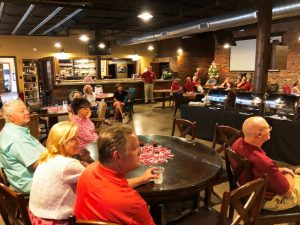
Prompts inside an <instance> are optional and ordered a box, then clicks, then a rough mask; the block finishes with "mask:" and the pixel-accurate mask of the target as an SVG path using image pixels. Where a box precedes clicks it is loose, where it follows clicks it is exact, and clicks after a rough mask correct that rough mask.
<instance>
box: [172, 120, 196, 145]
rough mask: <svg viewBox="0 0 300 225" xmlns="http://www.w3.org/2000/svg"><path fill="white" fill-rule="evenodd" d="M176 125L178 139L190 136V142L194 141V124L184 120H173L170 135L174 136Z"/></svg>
mask: <svg viewBox="0 0 300 225" xmlns="http://www.w3.org/2000/svg"><path fill="white" fill-rule="evenodd" d="M176 125H177V127H178V129H179V132H180V137H184V138H185V137H186V135H188V134H189V135H191V140H194V139H195V135H196V122H191V121H189V120H185V119H176V118H175V117H174V118H173V126H172V133H171V135H172V136H174V134H175V126H176Z"/></svg>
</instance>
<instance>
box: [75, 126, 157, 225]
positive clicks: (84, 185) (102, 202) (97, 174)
mask: <svg viewBox="0 0 300 225" xmlns="http://www.w3.org/2000/svg"><path fill="white" fill-rule="evenodd" d="M98 152H99V161H97V162H94V163H93V164H91V165H89V166H88V167H87V168H86V169H85V171H84V172H83V173H82V175H81V177H80V178H79V181H78V184H77V197H76V204H75V210H74V214H75V216H76V218H77V219H79V220H103V221H109V222H113V223H117V224H128V225H130V224H131V225H154V222H153V220H152V217H151V215H150V213H149V210H148V206H147V204H146V202H145V201H144V200H143V199H142V197H141V196H140V195H139V193H138V192H137V191H136V190H134V189H133V187H136V186H138V185H141V184H144V183H147V182H149V181H150V179H152V178H157V176H158V175H156V174H154V170H155V168H150V169H148V170H146V172H145V173H144V174H143V175H142V176H140V177H136V178H132V179H128V180H127V179H126V174H127V173H128V172H129V171H132V170H134V169H136V168H138V167H139V166H140V158H139V156H140V152H141V149H140V144H139V140H138V138H137V136H136V134H135V133H134V131H133V130H132V128H131V127H129V126H126V125H122V126H113V127H109V128H107V129H105V130H103V131H102V132H101V133H100V135H99V139H98Z"/></svg>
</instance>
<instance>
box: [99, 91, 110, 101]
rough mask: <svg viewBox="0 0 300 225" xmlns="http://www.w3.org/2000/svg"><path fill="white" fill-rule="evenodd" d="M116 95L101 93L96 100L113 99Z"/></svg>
mask: <svg viewBox="0 0 300 225" xmlns="http://www.w3.org/2000/svg"><path fill="white" fill-rule="evenodd" d="M113 97H114V93H101V94H98V95H96V100H97V101H101V100H102V99H107V98H113Z"/></svg>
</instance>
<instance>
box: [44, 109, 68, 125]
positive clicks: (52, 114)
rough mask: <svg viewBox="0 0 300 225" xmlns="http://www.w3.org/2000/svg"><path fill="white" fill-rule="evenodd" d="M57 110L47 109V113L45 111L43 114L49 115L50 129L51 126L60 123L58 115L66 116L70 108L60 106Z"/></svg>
mask: <svg viewBox="0 0 300 225" xmlns="http://www.w3.org/2000/svg"><path fill="white" fill-rule="evenodd" d="M58 107H59V108H58V110H57V111H52V110H51V111H49V110H47V112H46V113H43V114H42V116H44V117H48V126H49V130H50V129H51V127H53V125H54V124H56V123H58V117H59V116H65V115H68V108H63V107H62V106H58ZM48 108H49V107H46V108H45V109H48Z"/></svg>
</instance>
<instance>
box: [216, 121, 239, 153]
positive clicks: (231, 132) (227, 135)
mask: <svg viewBox="0 0 300 225" xmlns="http://www.w3.org/2000/svg"><path fill="white" fill-rule="evenodd" d="M242 135H243V134H242V132H241V131H239V130H237V129H235V128H233V127H230V126H225V125H219V124H217V123H216V125H215V129H214V136H213V142H212V148H213V149H215V151H216V152H217V153H221V152H223V151H224V150H225V146H231V145H232V144H233V143H234V142H235V141H236V140H237V139H238V138H239V137H241V136H242ZM217 143H220V144H221V147H219V148H218V149H216V145H217Z"/></svg>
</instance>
